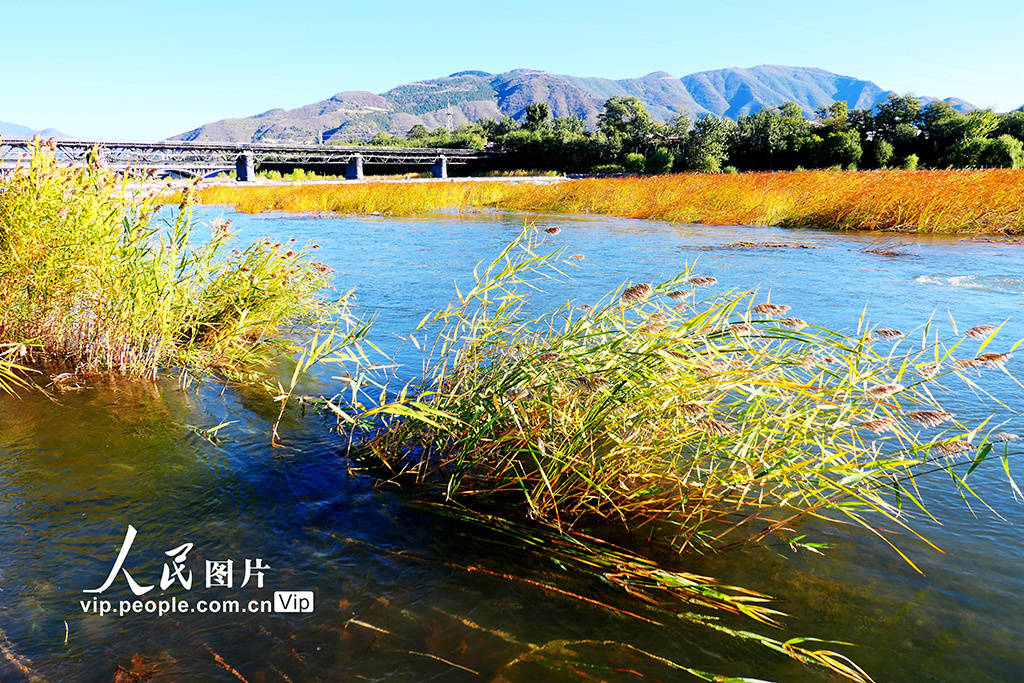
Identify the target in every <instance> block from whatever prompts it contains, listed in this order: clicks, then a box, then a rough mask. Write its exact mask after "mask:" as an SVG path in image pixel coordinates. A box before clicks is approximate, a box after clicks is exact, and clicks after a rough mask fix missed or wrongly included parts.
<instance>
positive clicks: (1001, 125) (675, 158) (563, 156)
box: [369, 95, 1024, 174]
mask: <svg viewBox="0 0 1024 683" xmlns="http://www.w3.org/2000/svg"><path fill="white" fill-rule="evenodd" d="M369 143H370V144H373V145H385V146H404V145H411V146H422V147H461V148H474V149H484V148H488V147H494V148H496V149H499V150H501V151H503V152H504V153H505V163H507V164H508V166H509V167H510V168H527V169H550V170H558V171H564V172H570V173H588V172H598V173H600V172H605V173H615V172H626V173H648V174H658V173H668V172H683V171H700V172H707V173H717V172H721V171H726V172H735V171H773V170H795V169H804V168H837V169H851V170H852V169H857V168H894V167H899V168H907V169H916V168H993V167H1002V168H1022V167H1024V107H1021V108H1020V109H1018V110H1016V111H1014V112H1010V113H998V112H995V111H993V110H991V109H979V110H975V111H971V112H968V113H966V114H965V113H962V112H960V111H958V110H956V109H954V108H953V107H952V106H950V104H949V103H948V102H944V101H942V100H936V101H933V102H929V103H924V102H922V100H920V99H918V98H917V97H915V96H913V95H890V96H889V98H888V100H887V101H885V102H883V103H881V104H879V105H878V106H876V107H875V108H873V109H849V108H848V107H847V104H846V102H836V103H835V104H832V105H831V106H828V107H823V108H821V109H818V110H816V111H815V112H814V116H813V118H812V117H808V116H805V115H804V112H803V110H802V109H801V107H800V105H798V104H796V103H795V102H786V103H785V104H782V105H780V106H777V107H769V108H764V109H761V110H760V111H758V112H756V113H753V114H747V115H744V116H741V117H739V119H738V120H736V121H733V120H732V119H729V118H724V117H717V116H703V117H700V118H697V119H696V120H693V119H692V118H691V117H690V116H689V115H687V114H685V113H683V114H679V115H677V116H675V117H674V118H672V119H670V120H669V121H666V122H660V121H656V120H654V119H652V118H651V115H650V113H649V112H648V111H647V109H646V108H645V107H644V105H643V103H642V102H641V101H640V100H639V99H638V98H636V97H625V96H617V97H612V98H611V99H609V100H608V101H606V102H605V104H604V110H603V111H602V112H601V114H600V115H599V117H598V125H597V129H596V130H594V131H587V130H586V129H585V125H584V122H583V121H582V120H581V119H580V118H578V117H576V116H567V117H552V116H551V111H550V108H549V107H548V105H547V104H545V103H543V102H537V103H533V104H530V105H529V106H527V107H526V110H525V112H524V114H523V116H522V119H521V120H519V121H517V120H514V119H512V118H510V117H506V118H504V119H502V120H496V119H489V118H488V119H482V120H481V121H479V122H477V123H470V124H466V125H463V126H460V127H458V128H456V129H455V130H453V131H448V130H446V129H443V128H439V129H436V130H433V131H431V130H428V129H427V128H426V127H425V126H423V125H420V124H417V125H416V126H413V127H412V128H411V129H410V130H409V131H408V133H407V134H406V135H405V136H404V137H399V136H394V135H389V134H386V133H380V134H378V135H376V136H375V137H373V138H372V139H370V140H369Z"/></svg>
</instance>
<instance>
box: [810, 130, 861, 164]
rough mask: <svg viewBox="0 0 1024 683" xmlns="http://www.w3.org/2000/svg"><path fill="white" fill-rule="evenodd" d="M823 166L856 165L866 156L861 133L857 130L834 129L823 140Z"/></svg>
mask: <svg viewBox="0 0 1024 683" xmlns="http://www.w3.org/2000/svg"><path fill="white" fill-rule="evenodd" d="M821 149H822V155H821V157H822V158H821V162H822V163H821V165H822V166H837V165H838V166H843V167H848V166H850V165H851V164H852V165H854V166H856V165H857V164H859V163H860V160H861V157H863V156H864V149H863V148H862V147H861V145H860V133H858V132H857V131H856V130H847V131H833V132H831V133H829V134H828V135H827V136H826V137H825V139H824V140H823V141H822V147H821Z"/></svg>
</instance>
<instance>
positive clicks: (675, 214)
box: [198, 169, 1024, 235]
mask: <svg viewBox="0 0 1024 683" xmlns="http://www.w3.org/2000/svg"><path fill="white" fill-rule="evenodd" d="M510 180H512V181H515V182H508V181H510ZM198 200H199V201H200V202H201V203H204V204H229V205H232V206H234V207H236V208H237V209H238V210H239V211H242V212H245V213H261V212H265V211H291V212H300V213H308V212H331V213H339V214H382V215H415V214H421V213H429V212H432V211H436V210H439V209H459V210H468V209H487V208H489V209H501V210H513V211H527V212H541V213H568V214H603V215H609V216H620V217H624V218H649V219H659V220H666V221H671V222H677V223H701V224H707V225H737V224H742V225H779V226H786V227H810V228H822V229H832V230H889V231H898V232H933V233H995V234H1006V235H1016V234H1024V171H1022V170H1005V169H988V170H972V171H962V170H961V171H957V170H947V171H902V170H887V171H795V172H783V173H743V174H699V173H694V174H681V175H671V176H656V177H629V178H586V179H581V180H564V181H563V180H560V179H557V178H536V179H534V178H530V179H526V178H509V179H500V180H499V179H493V178H478V179H458V180H447V181H431V180H423V179H416V180H412V181H402V182H396V181H369V182H361V183H360V182H337V181H333V182H316V181H314V182H301V183H292V184H285V183H273V184H271V183H267V184H258V185H253V186H241V185H238V184H226V183H225V184H216V185H208V186H204V187H201V188H200V189H199V191H198Z"/></svg>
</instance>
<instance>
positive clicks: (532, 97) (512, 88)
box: [172, 65, 975, 142]
mask: <svg viewBox="0 0 1024 683" xmlns="http://www.w3.org/2000/svg"><path fill="white" fill-rule="evenodd" d="M892 93H893V91H891V90H883V89H882V88H881V87H879V86H878V85H876V84H875V83H874V82H872V81H866V80H862V79H858V78H854V77H852V76H841V75H839V74H834V73H832V72H829V71H825V70H824V69H817V68H813V67H795V66H773V65H762V66H755V67H751V68H730V69H717V70H714V71H702V72H699V73H695V74H690V75H688V76H683V77H682V78H676V77H675V76H672V75H671V74H669V73H667V72H664V71H655V72H653V73H649V74H647V75H646V76H641V77H639V78H624V79H618V80H615V79H610V78H598V77H587V78H584V77H578V76H567V75H562V74H554V73H550V72H547V71H538V70H535V69H513V70H512V71H507V72H505V73H501V74H491V73H488V72H486V71H473V70H470V71H459V72H457V73H453V74H451V75H450V76H445V77H442V78H434V79H430V80H426V81H417V82H415V83H408V84H406V85H400V86H397V87H395V88H392V89H391V90H388V91H386V92H384V93H381V94H374V93H370V92H365V91H348V92H340V93H338V94H336V95H334V96H333V97H330V98H328V99H326V100H322V101H320V102H314V103H313V104H308V105H305V106H303V107H298V108H296V109H289V110H284V109H271V110H269V111H266V112H263V113H262V114H257V115H256V116H250V117H248V118H237V119H222V120H220V121H215V122H213V123H208V124H206V125H203V126H200V127H198V128H195V129H193V130H190V131H188V132H186V133H181V134H179V135H176V136H174V137H173V138H172V139H175V140H202V141H211V142H212V141H223V142H251V141H272V140H289V141H305V142H309V141H314V140H316V139H318V137H320V136H322V138H323V139H324V140H325V141H326V140H348V139H364V138H368V137H371V136H373V135H374V134H376V133H379V132H387V133H396V134H402V133H405V132H406V131H408V130H409V129H410V128H412V126H414V125H416V124H423V125H425V126H426V127H427V128H437V127H440V126H444V125H446V124H447V119H448V114H449V112H450V113H451V118H452V123H453V124H454V125H456V126H457V125H461V124H464V123H468V122H475V121H479V120H480V119H482V118H484V117H491V118H496V119H500V118H503V117H505V116H511V117H512V118H515V119H519V118H521V117H522V116H523V113H524V111H525V109H526V107H527V105H529V104H532V103H534V102H545V103H547V105H548V106H549V107H550V108H551V112H552V114H553V115H555V116H569V115H575V116H578V117H580V118H581V119H583V120H584V121H585V122H586V124H587V127H588V128H591V129H593V128H594V127H596V125H597V117H598V114H599V113H600V112H601V110H602V108H603V106H604V102H605V100H607V99H608V98H609V97H613V96H615V95H626V96H635V97H638V98H640V100H641V101H642V102H643V103H644V105H645V106H646V107H647V109H648V110H649V111H650V112H651V115H652V116H653V117H654V118H656V119H659V120H667V119H669V118H671V117H672V116H675V115H676V114H678V113H680V112H687V113H689V114H690V115H691V116H693V117H700V116H704V115H708V114H713V115H715V116H727V117H729V118H733V119H735V118H737V117H739V116H743V115H744V114H750V113H753V112H757V111H759V110H760V109H762V108H764V107H774V106H777V105H780V104H782V103H783V102H787V101H793V102H796V103H797V104H799V105H800V106H801V107H802V108H803V109H804V111H805V112H807V113H808V114H812V113H813V112H814V110H815V109H817V108H819V107H824V106H828V105H830V104H832V103H834V102H837V101H840V100H845V101H846V102H847V103H848V104H849V106H850V108H869V107H874V106H875V105H877V104H879V103H881V102H884V101H885V100H886V99H887V98H888V96H889V95H890V94H892ZM921 99H923V100H925V101H933V100H935V99H937V98H934V97H922V98H921ZM946 101H948V102H949V103H950V104H951V105H952V106H953V107H955V108H957V109H959V110H961V111H970V110H972V109H975V107H974V106H973V105H971V104H970V103H968V102H964V101H963V100H959V99H956V98H947V99H946Z"/></svg>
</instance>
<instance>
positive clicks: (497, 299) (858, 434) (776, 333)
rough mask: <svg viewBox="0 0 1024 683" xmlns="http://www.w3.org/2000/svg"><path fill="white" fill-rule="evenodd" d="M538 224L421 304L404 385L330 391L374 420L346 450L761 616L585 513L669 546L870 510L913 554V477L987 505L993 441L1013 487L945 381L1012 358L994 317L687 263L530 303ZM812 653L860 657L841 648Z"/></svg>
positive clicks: (559, 274)
mask: <svg viewBox="0 0 1024 683" xmlns="http://www.w3.org/2000/svg"><path fill="white" fill-rule="evenodd" d="M546 238H547V234H546V233H545V232H544V231H542V230H536V229H533V228H528V229H527V230H526V231H525V232H524V233H523V235H522V236H521V237H520V238H519V239H518V240H516V241H515V242H513V243H512V244H510V245H509V246H508V247H507V248H506V249H505V250H504V251H503V252H502V253H501V254H500V255H499V256H498V258H497V259H495V260H494V261H493V262H491V263H489V264H481V266H480V267H478V269H477V270H476V271H475V273H474V284H473V286H472V287H471V288H470V289H469V290H467V291H464V292H463V291H460V292H458V293H457V296H456V298H455V299H454V300H453V301H452V303H451V304H449V306H447V307H446V308H445V309H443V310H439V311H437V312H434V313H432V314H429V315H428V316H426V317H425V318H424V319H423V321H422V323H421V324H420V327H419V328H418V329H417V331H416V332H415V333H414V335H413V336H412V337H411V338H410V341H412V342H414V343H415V344H416V345H417V346H418V347H421V348H424V349H425V350H426V354H427V360H426V362H425V365H424V367H425V372H424V374H423V376H422V377H421V378H420V379H418V380H415V381H413V382H411V383H408V384H405V385H403V386H401V387H400V388H398V389H396V388H395V387H394V386H392V385H391V384H389V383H388V382H386V381H380V380H377V379H375V378H374V377H372V376H370V375H362V376H360V377H358V378H355V379H354V380H353V391H352V394H351V395H350V396H338V397H335V398H334V399H333V400H332V401H331V402H329V407H330V408H331V409H332V410H333V411H334V412H335V413H336V414H337V415H338V416H339V420H340V421H341V422H342V423H343V424H347V425H350V426H353V427H355V426H361V427H362V428H363V429H364V431H363V432H362V434H361V438H355V439H354V441H353V442H354V443H356V444H358V448H357V449H356V450H355V451H354V453H356V454H357V455H359V457H361V458H364V459H366V460H368V461H370V462H373V463H375V464H376V466H378V467H382V468H384V469H385V470H386V471H387V472H388V475H387V476H390V477H394V478H395V479H396V480H399V481H403V480H404V481H414V482H419V483H425V484H428V485H431V484H432V485H436V486H437V487H438V491H439V493H440V494H441V495H442V497H443V499H444V500H446V501H449V502H450V503H455V504H457V505H459V506H462V507H464V508H465V509H468V510H478V509H485V510H486V509H493V508H495V507H496V508H497V509H500V510H504V511H506V514H509V513H510V512H509V511H518V514H519V518H520V519H522V520H524V521H526V522H527V523H529V524H533V525H535V528H548V529H551V530H554V531H555V532H557V534H559V535H560V536H562V537H567V538H571V539H574V542H576V543H578V544H580V547H581V548H582V550H581V553H582V555H583V556H585V557H587V558H589V561H590V562H591V566H592V567H595V566H604V567H606V569H604V570H602V571H608V572H610V571H611V569H610V567H612V566H617V567H618V568H619V569H620V571H619V573H617V574H616V575H615V576H616V579H615V580H613V582H617V583H618V585H619V587H620V588H622V590H623V591H625V592H626V593H628V594H634V595H635V594H640V593H643V592H644V591H643V590H641V589H640V588H639V587H641V586H643V587H646V588H647V589H650V590H654V591H663V592H665V593H669V594H671V595H672V596H674V597H675V598H676V599H680V600H683V601H684V602H688V603H689V604H691V605H699V606H702V607H710V608H713V609H716V610H726V611H732V612H736V613H741V614H745V615H747V616H749V617H752V618H754V619H756V620H758V621H761V622H763V623H773V622H774V615H773V613H772V612H770V611H764V609H763V605H761V604H760V603H759V602H757V601H756V600H755V601H754V602H753V603H745V600H744V599H743V598H742V597H741V596H740V595H739V594H737V593H735V592H731V589H728V588H726V587H722V586H719V585H717V584H716V582H714V580H712V579H708V578H706V577H699V578H696V579H695V578H694V577H692V576H689V575H687V574H686V573H685V572H682V573H680V572H673V571H668V570H666V569H664V568H663V567H661V568H657V569H652V568H651V567H650V566H642V565H643V563H642V562H640V561H636V562H632V563H630V562H626V561H625V560H624V559H623V558H622V557H617V558H611V559H609V551H608V549H607V548H606V547H603V546H602V545H601V544H602V543H603V542H602V541H598V540H596V539H594V538H593V537H592V536H591V535H590V534H591V533H593V531H592V530H593V529H595V528H598V529H603V530H605V532H604V533H605V538H607V537H608V536H607V534H609V533H610V534H612V535H614V534H623V535H627V536H632V537H634V538H636V537H639V536H644V537H647V538H648V539H651V540H654V541H656V542H657V543H659V544H664V545H666V546H668V547H670V548H671V549H673V550H674V551H676V552H679V553H687V552H694V551H696V552H719V551H724V550H730V549H736V548H738V547H741V546H744V545H748V544H755V543H764V542H767V541H769V540H771V541H773V542H776V543H779V542H781V543H783V544H785V545H787V546H789V547H791V548H793V549H795V550H796V549H805V550H810V551H813V552H819V551H820V547H819V545H817V544H816V543H814V542H813V540H809V539H807V537H806V532H805V531H803V530H802V527H803V525H802V524H801V523H802V522H803V521H804V520H811V519H813V520H814V521H815V523H816V524H819V525H820V524H836V525H850V524H853V525H856V526H858V527H861V528H863V529H865V530H867V531H868V532H870V533H871V534H874V535H875V536H876V537H877V538H878V539H879V540H880V541H881V542H883V543H886V544H887V545H889V546H890V547H891V548H892V549H893V550H894V551H895V552H896V553H898V554H899V555H900V556H901V557H902V558H903V559H904V560H905V561H906V562H907V563H908V564H909V565H910V566H911V567H913V568H914V569H917V565H916V564H915V563H914V561H913V559H912V558H911V554H910V553H908V552H905V550H904V548H902V547H900V546H902V545H903V544H902V543H900V542H899V541H897V540H896V539H895V538H893V537H892V535H891V533H890V532H889V531H886V530H884V529H893V528H900V529H902V530H903V531H904V533H905V534H906V535H907V536H908V537H911V538H916V539H919V540H920V541H922V542H923V543H925V544H927V545H929V546H932V547H934V546H933V545H932V544H931V543H930V542H929V541H928V540H927V539H926V538H924V537H923V536H922V535H920V534H919V533H918V532H917V531H916V530H915V529H914V524H913V519H914V517H913V514H914V513H920V514H921V515H929V514H930V513H928V512H927V507H926V501H925V500H924V499H923V497H922V495H921V494H920V492H919V491H918V488H917V481H918V480H919V479H920V477H922V476H925V475H932V474H936V473H945V474H946V475H948V477H949V480H950V485H951V487H952V488H954V489H956V490H957V491H958V492H959V493H960V494H961V495H963V496H964V497H965V499H968V500H972V501H974V502H976V503H977V504H981V505H985V503H984V500H983V499H982V498H981V497H980V496H979V494H978V493H977V492H976V491H975V490H974V489H973V488H972V486H971V485H970V484H969V483H968V479H969V477H970V475H971V473H972V472H973V471H974V470H975V469H976V468H977V467H978V466H980V465H981V464H982V462H984V461H985V460H987V459H992V460H997V459H998V460H1001V461H1002V463H1003V467H1004V469H1005V471H1006V474H1007V477H1008V479H1009V485H1010V486H1011V487H1012V489H1013V491H1014V492H1015V493H1016V494H1018V495H1019V490H1018V489H1017V485H1016V483H1015V482H1014V481H1013V479H1012V478H1010V476H1009V466H1008V458H1009V456H1010V451H1009V448H1008V445H1007V444H1008V442H1009V441H1011V440H1012V435H1009V436H1010V437H1011V438H1006V437H1004V436H1002V435H1000V433H999V432H998V431H997V429H998V427H997V426H992V425H990V423H989V421H987V420H986V421H982V422H980V423H976V424H968V423H966V422H964V421H962V420H961V419H960V418H958V417H957V416H955V415H952V414H951V413H949V412H948V411H946V410H945V409H944V408H943V407H942V405H941V404H940V402H939V401H938V400H937V399H936V396H937V395H940V389H941V388H942V382H944V381H947V380H956V381H960V382H963V383H965V384H966V385H967V386H968V387H969V388H971V389H972V390H974V391H976V392H977V393H978V394H979V396H983V395H984V392H983V389H982V388H981V387H980V386H979V385H978V383H977V382H976V380H975V374H976V372H977V371H979V370H980V371H1003V365H1004V363H1005V361H1006V360H1007V358H1009V355H1008V354H1009V353H1010V352H1012V351H1013V350H1015V349H1016V346H1017V345H1018V343H1014V344H1011V345H1009V346H1008V347H1005V348H1004V349H1002V350H1001V351H987V352H985V349H986V348H987V347H989V346H990V345H996V344H997V343H998V342H997V340H996V337H997V334H998V328H996V327H995V326H978V327H975V328H971V329H970V330H967V331H966V332H965V333H964V334H961V335H958V336H953V337H952V338H949V339H945V338H944V339H939V338H938V336H937V335H938V333H937V332H935V331H933V330H932V328H931V326H930V325H928V324H926V325H925V326H924V327H923V328H922V329H920V330H917V331H916V334H915V335H914V336H915V337H919V338H920V339H921V341H920V342H919V343H914V344H913V345H910V344H908V345H907V346H906V348H903V347H901V343H903V340H904V338H905V337H908V336H909V335H908V334H907V333H904V332H903V331H901V330H896V329H894V328H884V327H878V328H875V327H871V326H869V325H868V324H867V322H866V321H865V320H863V319H862V320H860V321H859V325H858V329H857V331H856V332H855V333H854V334H852V335H844V334H840V333H838V332H834V331H831V330H828V329H825V328H822V327H820V326H817V325H815V324H814V323H813V322H810V321H806V320H803V319H800V318H793V317H788V314H789V312H790V307H789V306H788V305H785V304H783V303H781V302H771V303H764V302H758V301H757V300H756V295H754V294H751V293H749V292H743V293H734V292H727V293H722V294H713V295H710V296H707V297H704V298H700V297H699V296H698V290H697V288H699V287H702V286H710V285H713V284H714V283H715V279H714V277H713V276H710V275H707V274H693V273H690V272H684V273H681V274H680V275H678V276H677V277H675V278H672V279H671V280H668V281H666V282H661V283H646V282H636V283H633V284H628V286H626V285H624V286H623V287H621V288H620V289H619V290H617V291H616V292H614V293H612V294H610V295H608V296H607V297H605V298H604V299H603V300H601V301H598V302H594V303H593V304H591V305H589V306H588V307H586V308H585V310H582V311H581V307H580V306H577V305H575V302H568V303H566V304H565V305H562V306H560V307H557V308H555V309H554V310H553V311H549V312H546V313H538V312H537V311H536V308H537V304H536V302H537V300H538V299H541V300H543V299H544V297H545V296H546V295H545V294H544V286H545V283H546V282H549V281H550V280H563V279H565V278H567V277H568V273H569V270H568V269H570V268H571V267H572V266H573V264H574V263H575V262H574V261H572V260H569V259H563V254H562V252H561V251H553V252H550V253H543V252H544V250H543V245H544V242H543V241H544V239H546ZM784 316H785V317H784ZM968 340H970V341H968ZM978 341H980V344H978V343H977V342H978ZM965 344H970V345H972V346H975V347H977V348H976V349H975V350H974V351H971V352H967V351H965V350H964V349H965ZM356 387H358V390H357V389H356ZM377 390H379V391H380V394H379V398H378V399H376V400H371V399H366V400H363V399H361V398H360V392H368V393H367V395H369V393H372V392H376V391H377ZM366 405H372V407H370V408H366V407H365V406H366ZM371 424H372V425H373V426H372V427H371V428H370V429H369V431H368V432H367V431H365V426H366V425H371ZM534 533H535V534H536V533H538V532H534ZM541 536H543V534H540V535H539V536H537V538H540V537H541ZM537 543H538V544H546V546H547V547H550V546H551V542H550V540H548V541H540V540H538V541H537ZM898 543H899V545H897V544H898ZM615 552H618V551H617V550H615V551H614V552H612V553H611V555H614V553H615ZM598 558H601V559H598ZM918 571H919V570H918ZM709 594H710V595H714V598H713V599H707V598H706V597H705V596H706V595H709ZM737 598H739V599H737ZM773 642H775V641H773ZM776 644H777V643H776ZM782 649H783V650H785V649H787V648H782ZM789 654H790V655H792V656H796V655H794V654H793V653H792V652H789ZM805 654H806V653H805ZM798 658H800V657H798ZM801 661H807V660H803V659H802V660H801ZM814 661H816V662H817V663H819V664H822V665H823V666H826V667H828V668H831V669H833V670H834V671H836V672H838V673H841V674H842V675H844V676H846V677H849V678H852V679H855V680H862V679H864V678H866V674H863V672H861V671H860V670H859V669H857V668H856V667H855V666H854V665H852V664H850V663H849V662H848V661H847V660H845V659H843V658H842V657H841V656H840V655H836V654H835V653H828V654H823V655H822V656H821V657H820V658H816V659H814Z"/></svg>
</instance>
